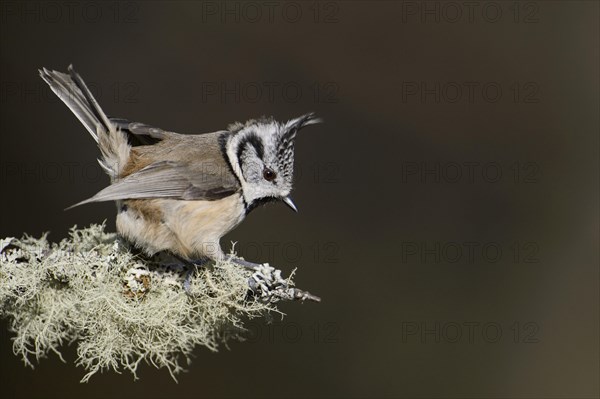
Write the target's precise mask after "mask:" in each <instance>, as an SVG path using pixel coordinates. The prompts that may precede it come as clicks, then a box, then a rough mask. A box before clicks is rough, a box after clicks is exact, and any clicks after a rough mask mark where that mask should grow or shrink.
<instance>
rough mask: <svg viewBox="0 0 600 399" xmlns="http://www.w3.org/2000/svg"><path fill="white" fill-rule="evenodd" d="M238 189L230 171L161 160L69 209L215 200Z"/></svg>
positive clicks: (237, 184)
mask: <svg viewBox="0 0 600 399" xmlns="http://www.w3.org/2000/svg"><path fill="white" fill-rule="evenodd" d="M239 188H240V186H239V183H238V182H237V180H236V179H235V177H233V175H232V174H231V173H230V172H229V171H224V170H221V169H219V168H211V167H205V168H202V166H201V165H199V164H198V163H196V164H195V165H194V166H193V168H190V167H189V166H187V165H184V164H181V163H177V162H173V161H160V162H155V163H153V164H150V165H148V166H146V167H145V168H143V169H141V170H139V171H137V172H135V173H132V174H130V175H128V176H127V177H125V178H123V179H121V180H118V181H116V182H115V183H113V184H111V185H110V186H108V187H106V188H105V189H104V190H102V191H100V192H98V193H97V194H96V195H94V196H93V197H91V198H89V199H87V200H85V201H82V202H79V203H77V204H75V205H73V206H71V207H70V208H73V207H76V206H79V205H83V204H87V203H90V202H102V201H116V200H124V199H140V198H173V199H181V200H216V199H220V198H224V197H227V196H229V195H231V194H233V193H235V192H236V191H238V190H239ZM67 209H69V208H67Z"/></svg>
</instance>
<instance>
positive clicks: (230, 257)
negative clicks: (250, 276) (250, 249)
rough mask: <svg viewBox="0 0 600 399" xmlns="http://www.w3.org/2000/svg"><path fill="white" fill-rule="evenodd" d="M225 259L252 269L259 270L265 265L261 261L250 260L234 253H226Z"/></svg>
mask: <svg viewBox="0 0 600 399" xmlns="http://www.w3.org/2000/svg"><path fill="white" fill-rule="evenodd" d="M225 260H226V261H227V262H231V263H235V264H236V265H238V266H242V267H245V268H246V269H250V270H259V269H260V268H261V267H262V266H263V265H262V264H260V263H253V262H249V261H247V260H244V259H241V258H238V257H235V256H233V255H226V256H225Z"/></svg>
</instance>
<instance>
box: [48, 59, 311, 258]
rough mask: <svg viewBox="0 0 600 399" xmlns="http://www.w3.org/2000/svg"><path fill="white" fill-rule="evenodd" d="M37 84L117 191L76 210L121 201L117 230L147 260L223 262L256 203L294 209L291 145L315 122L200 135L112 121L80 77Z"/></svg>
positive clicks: (57, 75)
mask: <svg viewBox="0 0 600 399" xmlns="http://www.w3.org/2000/svg"><path fill="white" fill-rule="evenodd" d="M40 75H41V77H42V78H43V79H44V80H45V81H46V82H47V83H48V84H49V85H50V87H51V88H52V90H53V91H54V93H56V94H57V95H58V97H59V98H60V99H61V100H63V102H64V103H65V104H66V105H67V106H68V107H69V108H70V109H71V111H73V113H74V114H75V115H76V116H77V118H78V119H79V120H80V121H81V122H82V123H83V125H84V126H85V127H86V129H87V130H88V132H89V133H90V134H91V135H92V137H93V138H94V139H95V140H96V142H97V143H98V146H99V148H100V151H101V153H102V157H101V159H99V160H98V161H99V162H100V165H101V166H102V168H103V169H104V170H105V171H106V172H107V173H108V174H109V176H110V177H111V185H109V186H108V187H106V188H105V189H103V190H102V191H100V192H98V193H97V194H96V195H94V196H93V197H91V198H89V199H87V200H85V201H82V202H80V203H78V204H76V205H74V206H78V205H82V204H86V203H90V202H99V201H116V202H117V207H118V210H119V213H118V215H117V230H118V231H119V233H120V234H121V235H123V236H124V237H125V238H127V239H128V240H129V241H131V242H132V243H134V244H135V245H136V246H137V247H139V248H141V249H143V250H144V251H145V252H146V253H148V254H155V253H157V252H160V251H168V252H170V253H172V254H174V255H177V256H180V257H184V258H186V259H196V258H201V257H209V258H212V259H220V258H222V257H223V251H222V250H221V247H220V244H219V240H220V238H221V237H222V236H223V235H225V234H226V233H227V232H229V231H230V230H231V229H233V228H234V227H235V226H237V225H238V224H239V223H240V222H241V221H242V220H243V219H244V217H245V216H246V214H247V213H248V212H249V211H251V210H252V209H253V208H254V207H255V206H256V205H258V204H260V203H262V202H265V201H270V200H273V199H278V200H282V201H284V202H285V203H286V204H288V205H289V206H290V207H292V208H293V209H294V210H296V208H295V205H294V204H293V202H292V201H291V199H290V198H289V193H290V191H291V188H292V176H293V160H294V158H293V156H294V151H293V150H294V139H295V136H296V133H297V131H298V130H299V129H300V128H302V127H303V126H306V125H309V124H313V123H316V122H318V119H316V118H315V117H314V115H313V114H308V115H304V116H302V117H300V118H297V119H293V120H290V121H288V122H285V123H279V122H276V121H274V120H273V119H260V120H251V121H248V122H246V124H239V123H236V124H234V125H231V126H230V127H229V128H228V130H223V131H218V132H213V133H206V134H200V135H184V134H178V133H174V132H168V131H165V130H163V129H159V128H156V127H152V126H149V125H146V124H142V123H136V122H129V121H127V120H124V119H116V118H108V117H107V116H106V115H105V114H104V112H103V111H102V109H101V108H100V106H99V105H98V103H97V102H96V100H95V99H94V98H93V96H92V94H91V93H90V91H89V90H88V89H87V87H86V85H85V83H84V82H83V80H82V79H81V77H80V76H79V75H78V74H77V73H76V72H75V71H74V70H73V68H72V66H69V74H64V73H61V72H57V71H49V70H47V69H45V68H44V69H43V70H40Z"/></svg>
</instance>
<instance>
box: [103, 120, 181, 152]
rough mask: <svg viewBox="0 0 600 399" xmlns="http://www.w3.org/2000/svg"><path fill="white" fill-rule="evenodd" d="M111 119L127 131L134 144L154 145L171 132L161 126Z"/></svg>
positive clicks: (122, 129)
mask: <svg viewBox="0 0 600 399" xmlns="http://www.w3.org/2000/svg"><path fill="white" fill-rule="evenodd" d="M110 121H111V122H112V123H113V124H114V125H116V126H117V128H119V129H120V130H121V131H123V132H125V133H126V134H127V136H128V138H129V141H130V143H131V144H132V145H134V146H135V145H152V144H155V143H157V142H159V141H161V140H163V139H165V138H166V137H167V136H168V135H169V134H172V133H169V132H167V131H165V130H163V129H161V128H158V127H154V126H150V125H146V124H145V123H140V122H131V121H129V120H127V119H122V118H110Z"/></svg>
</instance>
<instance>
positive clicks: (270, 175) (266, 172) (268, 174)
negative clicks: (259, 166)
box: [263, 168, 277, 181]
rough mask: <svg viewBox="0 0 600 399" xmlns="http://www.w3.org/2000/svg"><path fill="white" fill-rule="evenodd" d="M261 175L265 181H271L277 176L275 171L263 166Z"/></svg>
mask: <svg viewBox="0 0 600 399" xmlns="http://www.w3.org/2000/svg"><path fill="white" fill-rule="evenodd" d="M263 177H264V178H265V180H266V181H273V180H275V178H276V177H277V174H276V173H275V172H273V171H272V170H271V169H269V168H265V169H264V170H263Z"/></svg>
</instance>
